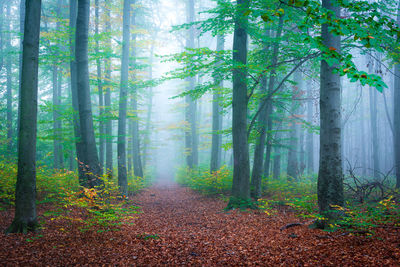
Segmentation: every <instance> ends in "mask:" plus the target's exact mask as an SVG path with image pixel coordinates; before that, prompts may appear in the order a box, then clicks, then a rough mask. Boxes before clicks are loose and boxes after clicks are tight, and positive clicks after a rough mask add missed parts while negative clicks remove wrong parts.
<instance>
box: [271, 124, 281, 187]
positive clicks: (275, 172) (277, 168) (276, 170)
mask: <svg viewBox="0 0 400 267" xmlns="http://www.w3.org/2000/svg"><path fill="white" fill-rule="evenodd" d="M281 127H282V126H281V124H280V125H279V126H278V128H277V132H276V136H275V139H276V140H277V141H278V142H280V138H281V132H280V131H281ZM274 151H275V155H274V162H273V167H272V177H273V178H274V179H275V180H277V179H279V176H280V175H281V146H280V143H279V144H277V145H275V147H274Z"/></svg>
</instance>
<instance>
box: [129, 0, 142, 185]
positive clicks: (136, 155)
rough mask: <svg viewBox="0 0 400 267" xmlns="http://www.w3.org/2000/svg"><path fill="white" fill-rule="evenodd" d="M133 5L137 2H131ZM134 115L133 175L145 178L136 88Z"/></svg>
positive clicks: (134, 64) (133, 103)
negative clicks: (141, 154) (141, 155)
mask: <svg viewBox="0 0 400 267" xmlns="http://www.w3.org/2000/svg"><path fill="white" fill-rule="evenodd" d="M131 1H132V3H133V4H135V3H136V0H131ZM136 13H137V11H136V10H135V12H133V13H132V20H131V25H134V26H136ZM132 41H133V47H132V66H134V67H135V66H136V57H137V53H136V51H137V45H136V34H132ZM132 80H134V81H135V80H136V73H135V72H133V77H132ZM132 114H133V116H134V118H133V120H132V156H133V174H134V175H135V176H137V177H143V167H142V159H141V157H140V133H139V113H138V92H137V88H136V86H134V88H133V95H132Z"/></svg>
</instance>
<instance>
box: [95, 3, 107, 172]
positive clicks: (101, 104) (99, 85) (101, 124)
mask: <svg viewBox="0 0 400 267" xmlns="http://www.w3.org/2000/svg"><path fill="white" fill-rule="evenodd" d="M99 8H100V7H99V0H95V35H96V36H98V35H99V21H100V19H99ZM99 51H100V49H99V39H98V38H96V44H95V53H96V54H97V55H98V54H99ZM96 68H97V89H98V91H99V153H100V156H99V160H100V166H101V168H102V169H103V166H104V147H105V140H104V131H105V129H104V127H105V126H104V118H103V113H104V100H103V99H104V97H103V81H102V73H101V63H100V58H99V57H97V59H96Z"/></svg>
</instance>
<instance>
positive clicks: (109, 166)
mask: <svg viewBox="0 0 400 267" xmlns="http://www.w3.org/2000/svg"><path fill="white" fill-rule="evenodd" d="M106 4H109V3H108V2H107V3H106ZM105 12H106V18H107V19H106V23H105V24H106V25H105V27H106V31H107V33H111V21H110V17H111V12H110V7H109V6H106V7H105ZM106 47H107V49H108V50H110V51H109V52H111V51H112V45H111V39H110V38H109V39H108V40H107V44H106ZM104 72H105V73H104V78H105V83H106V88H105V90H106V92H105V96H104V109H105V110H104V112H105V114H106V115H107V120H106V121H105V134H106V170H107V175H108V176H109V177H111V176H112V172H113V136H112V119H111V117H112V114H111V58H110V57H107V58H106V60H105V71H104Z"/></svg>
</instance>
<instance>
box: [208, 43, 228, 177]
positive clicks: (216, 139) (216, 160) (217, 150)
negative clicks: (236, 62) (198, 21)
mask: <svg viewBox="0 0 400 267" xmlns="http://www.w3.org/2000/svg"><path fill="white" fill-rule="evenodd" d="M224 43H225V39H224V36H223V35H218V36H217V51H222V50H224ZM214 83H215V86H216V88H215V89H214V92H213V102H212V137H211V138H212V139H211V161H210V172H211V173H213V172H215V171H217V170H218V169H219V168H220V166H221V144H222V135H221V133H219V131H221V130H222V115H221V110H222V109H221V107H220V98H221V95H220V93H219V90H218V89H219V88H221V87H223V81H221V79H220V78H218V77H217V76H216V77H214Z"/></svg>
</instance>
